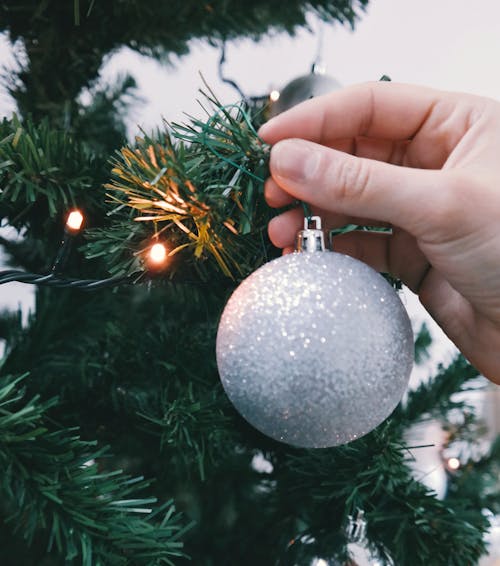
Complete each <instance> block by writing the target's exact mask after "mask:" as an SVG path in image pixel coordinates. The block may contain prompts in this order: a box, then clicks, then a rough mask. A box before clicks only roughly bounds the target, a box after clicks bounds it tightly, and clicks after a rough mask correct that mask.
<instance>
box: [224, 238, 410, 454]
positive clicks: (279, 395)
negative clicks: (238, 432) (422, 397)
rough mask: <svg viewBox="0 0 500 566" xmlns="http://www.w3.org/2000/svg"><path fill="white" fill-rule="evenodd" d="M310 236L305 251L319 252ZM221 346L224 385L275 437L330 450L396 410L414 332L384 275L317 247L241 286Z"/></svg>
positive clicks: (227, 314)
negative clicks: (329, 448) (330, 447)
mask: <svg viewBox="0 0 500 566" xmlns="http://www.w3.org/2000/svg"><path fill="white" fill-rule="evenodd" d="M308 232H311V231H307V232H306V231H304V232H303V233H302V234H307V233H308ZM305 239H307V242H306V245H305V247H304V249H309V250H314V249H316V248H315V246H316V243H315V241H314V239H313V238H308V237H306V238H305ZM303 240H304V237H303ZM304 241H305V240H304ZM319 248H320V249H321V247H320V246H319ZM216 350H217V364H218V368H219V374H220V377H221V380H222V384H223V386H224V389H225V391H226V393H227V395H228V397H229V398H230V400H231V401H232V403H233V404H234V406H235V407H236V409H237V410H238V411H239V412H240V413H241V415H242V416H243V417H244V418H245V419H246V420H247V421H248V422H249V423H250V424H252V425H253V426H254V427H255V428H257V429H258V430H260V431H261V432H263V433H264V434H266V435H268V436H270V437H271V438H274V439H275V440H279V441H282V442H286V443H288V444H291V445H294V446H300V447H308V448H324V447H329V446H337V445H339V444H345V443H347V442H350V441H352V440H355V439H356V438H359V437H361V436H363V435H365V434H367V433H368V432H370V431H371V430H372V429H374V428H375V427H376V426H377V425H379V424H380V423H381V422H382V421H383V420H385V419H386V418H387V417H388V416H389V415H390V413H391V412H392V411H393V410H394V408H395V407H396V405H397V404H398V403H399V401H400V400H401V397H402V395H403V393H404V391H405V389H406V387H407V384H408V379H409V376H410V372H411V368H412V364H413V333H412V329H411V325H410V321H409V319H408V315H407V313H406V310H405V308H404V306H403V305H402V303H401V301H400V299H399V297H398V295H397V293H396V292H395V291H394V290H393V288H392V287H391V286H390V285H389V284H388V283H387V282H386V281H385V279H384V278H383V277H382V276H381V275H379V274H378V273H377V272H376V271H374V270H373V269H372V268H371V267H369V266H367V265H366V264H365V263H362V262H360V261H358V260H356V259H354V258H352V257H349V256H346V255H343V254H339V253H336V252H329V251H320V252H314V251H313V253H293V254H288V255H285V256H282V257H280V258H278V259H275V260H273V261H271V262H269V263H267V264H265V265H263V266H262V267H260V268H259V269H258V270H257V271H255V272H254V273H252V274H251V275H250V276H249V277H248V278H247V279H245V280H244V281H243V282H242V283H241V284H240V285H239V286H238V288H237V289H236V290H235V291H234V293H233V294H232V296H231V297H230V299H229V301H228V303H227V305H226V307H225V309H224V312H223V314H222V317H221V321H220V324H219V329H218V333H217V344H216Z"/></svg>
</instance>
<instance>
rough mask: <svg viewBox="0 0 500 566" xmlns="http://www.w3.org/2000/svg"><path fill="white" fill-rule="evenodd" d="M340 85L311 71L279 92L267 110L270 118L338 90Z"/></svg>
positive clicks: (334, 80) (322, 74)
mask: <svg viewBox="0 0 500 566" xmlns="http://www.w3.org/2000/svg"><path fill="white" fill-rule="evenodd" d="M339 88H341V84H340V83H339V82H338V81H337V79H334V78H333V77H330V76H329V75H326V74H324V73H321V72H318V71H314V70H313V71H312V72H311V73H309V74H307V75H303V76H301V77H298V78H296V79H294V80H293V81H291V82H289V83H288V84H287V85H286V86H285V87H284V88H283V90H282V91H281V92H280V95H279V98H278V99H277V100H276V101H275V102H273V103H272V104H271V106H270V109H269V115H270V117H273V116H277V115H278V114H280V113H281V112H284V111H285V110H288V109H289V108H292V106H295V105H296V104H299V102H303V101H304V100H308V99H309V98H314V97H315V96H320V95H321V94H327V93H328V92H331V91H332V90H338V89H339Z"/></svg>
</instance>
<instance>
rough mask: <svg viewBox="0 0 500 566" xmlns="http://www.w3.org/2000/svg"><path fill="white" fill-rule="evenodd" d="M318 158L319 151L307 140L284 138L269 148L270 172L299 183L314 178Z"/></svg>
mask: <svg viewBox="0 0 500 566" xmlns="http://www.w3.org/2000/svg"><path fill="white" fill-rule="evenodd" d="M319 160H320V154H319V152H318V151H315V150H314V148H313V147H311V145H310V143H309V142H306V141H303V140H284V141H281V142H278V143H277V144H276V145H274V146H273V148H272V150H271V172H272V173H273V175H278V176H279V177H284V178H287V179H289V180H291V181H296V182H299V183H300V182H304V181H308V180H310V179H313V178H314V176H315V174H316V171H317V169H318V165H319Z"/></svg>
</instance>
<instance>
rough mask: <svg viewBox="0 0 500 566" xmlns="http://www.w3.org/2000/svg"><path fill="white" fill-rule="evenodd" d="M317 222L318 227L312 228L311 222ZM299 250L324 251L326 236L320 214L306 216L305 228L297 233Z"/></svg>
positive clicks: (297, 248)
mask: <svg viewBox="0 0 500 566" xmlns="http://www.w3.org/2000/svg"><path fill="white" fill-rule="evenodd" d="M313 221H314V222H315V223H316V228H310V227H309V223H310V222H313ZM296 251H297V252H306V253H311V252H324V251H325V236H324V234H323V230H322V229H321V218H320V217H319V216H310V217H306V218H304V229H303V230H300V232H299V233H298V234H297V244H296Z"/></svg>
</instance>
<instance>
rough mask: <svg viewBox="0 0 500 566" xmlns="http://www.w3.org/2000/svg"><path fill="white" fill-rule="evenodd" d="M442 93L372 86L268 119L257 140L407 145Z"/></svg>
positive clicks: (337, 93)
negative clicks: (379, 141) (342, 140)
mask: <svg viewBox="0 0 500 566" xmlns="http://www.w3.org/2000/svg"><path fill="white" fill-rule="evenodd" d="M442 96H443V95H442V93H440V92H439V91H437V90H432V89H428V88H424V87H416V86H413V85H411V86H410V85H404V84H397V83H387V82H377V83H366V84H362V85H356V86H353V87H348V88H345V89H341V90H337V91H335V92H332V93H330V94H326V95H323V96H319V97H317V98H314V99H311V100H307V101H305V102H303V103H301V104H298V105H297V106H294V107H293V108H291V109H290V110H288V111H286V112H284V113H282V114H280V115H278V116H276V117H274V118H272V119H271V120H269V122H267V123H266V124H264V125H263V126H262V127H261V128H260V130H259V135H260V136H261V137H262V138H263V139H264V140H265V141H266V142H267V143H269V144H274V143H276V142H277V141H279V140H282V139H285V138H293V137H297V138H303V139H307V140H310V141H314V142H318V143H322V144H325V145H328V144H329V143H331V142H332V141H333V140H336V139H340V138H354V137H356V136H367V137H374V138H381V139H390V140H407V139H411V138H412V137H414V136H415V134H416V133H417V132H418V131H419V129H420V128H421V127H422V125H423V123H424V122H425V121H426V119H427V118H428V117H429V115H430V113H431V110H432V108H433V106H434V105H435V104H436V102H437V101H438V99H439V98H440V97H442Z"/></svg>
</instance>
